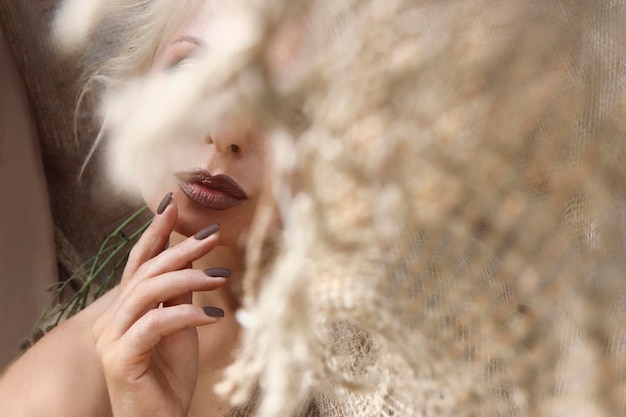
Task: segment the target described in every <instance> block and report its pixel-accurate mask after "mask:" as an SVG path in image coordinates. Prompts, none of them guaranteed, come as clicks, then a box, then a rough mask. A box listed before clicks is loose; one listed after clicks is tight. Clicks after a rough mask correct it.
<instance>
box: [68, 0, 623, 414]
mask: <svg viewBox="0 0 626 417" xmlns="http://www.w3.org/2000/svg"><path fill="white" fill-rule="evenodd" d="M77 1H79V0H77ZM80 1H86V0H80ZM303 3H307V4H311V5H312V9H310V13H311V16H310V20H309V22H310V25H311V28H312V30H313V32H314V35H315V30H316V28H317V26H316V24H320V22H324V24H321V26H320V28H321V29H320V33H318V35H319V37H315V36H313V44H312V46H311V48H312V49H310V50H309V56H308V58H309V61H308V65H307V66H305V69H303V72H302V75H301V77H302V78H301V85H296V86H295V87H292V88H293V89H296V90H297V89H299V88H300V89H301V91H300V92H301V93H303V94H304V96H305V97H307V105H306V106H305V113H306V117H307V120H308V124H307V125H306V127H305V128H302V126H299V127H298V129H295V128H294V127H293V126H292V125H290V123H289V121H288V120H283V121H282V125H281V126H280V127H281V128H282V130H280V135H276V137H272V139H274V141H273V143H274V144H275V145H276V148H275V151H276V152H277V155H278V156H279V157H280V158H278V162H277V164H276V165H277V166H276V171H275V173H274V174H275V176H274V178H273V181H274V188H273V189H272V191H273V193H274V197H275V200H276V204H277V205H278V208H279V210H278V215H279V216H280V220H281V223H282V225H283V230H284V231H283V232H282V235H281V239H282V246H281V245H280V244H279V250H278V254H277V256H276V258H275V259H274V260H273V261H272V262H269V264H268V261H267V259H260V257H259V256H258V254H262V253H265V252H264V251H263V250H262V249H263V248H262V246H263V245H264V244H266V242H267V240H265V239H263V237H265V236H264V235H265V231H266V230H267V229H264V225H263V224H257V229H256V233H257V235H256V236H257V239H253V240H252V242H251V250H250V254H251V255H250V263H251V268H250V270H251V272H250V273H249V274H248V276H247V278H246V282H245V283H244V288H245V290H246V293H245V298H244V309H242V311H241V312H240V319H241V322H242V324H243V325H244V327H245V332H244V340H243V348H242V351H241V352H240V353H239V357H238V361H237V362H236V363H235V364H234V365H233V367H232V368H231V369H230V373H229V376H228V378H227V380H226V381H225V383H224V384H223V385H222V386H221V387H220V389H221V390H222V391H223V392H227V393H230V394H233V399H234V400H235V401H246V400H247V399H248V398H249V397H250V395H252V394H253V393H254V392H259V393H260V396H259V397H258V398H259V402H258V410H257V411H256V412H255V413H256V414H258V415H261V416H263V417H266V416H267V417H269V416H274V415H290V414H292V413H294V412H296V410H298V409H300V408H301V407H303V404H306V403H307V402H308V401H311V400H310V398H311V397H313V398H314V399H313V400H312V401H313V402H314V404H315V407H313V409H314V410H315V412H319V413H320V414H322V415H326V416H442V417H443V416H451V415H454V416H507V417H513V416H591V415H593V416H611V417H613V416H623V415H626V357H625V356H626V288H625V287H626V284H625V282H624V271H625V267H626V265H625V263H626V257H625V256H624V249H625V248H626V244H625V242H626V220H625V218H626V214H625V210H626V209H625V207H626V205H625V204H624V191H625V190H624V184H625V183H626V182H625V181H626V171H625V168H626V165H625V164H624V157H625V156H626V152H625V145H624V132H625V130H626V125H625V124H624V122H623V120H624V115H625V113H626V110H625V108H626V107H625V101H624V98H625V95H624V88H626V84H625V83H624V80H625V73H624V72H625V71H626V32H625V30H626V25H624V24H623V23H624V21H625V20H626V2H624V1H621V0H613V1H596V2H588V1H582V0H554V1H550V2H541V1H526V2H519V1H516V0H497V1H482V0H473V1H462V2H461V1H417V0H416V1H408V0H405V1H400V0H398V1H393V0H386V1H384V0H381V1H376V0H371V1H345V2H332V1H323V0H319V1H313V2H303ZM250 4H254V7H249V8H248V9H243V10H248V13H253V14H254V16H249V18H250V19H252V20H251V21H255V22H256V21H261V23H260V25H261V27H263V26H262V25H263V21H265V19H267V20H268V21H270V23H271V24H275V23H276V22H275V21H272V19H276V16H279V15H280V13H277V12H276V11H277V10H286V9H288V8H289V6H288V4H293V2H289V1H279V0H276V1H262V2H250ZM255 7H256V9H255ZM304 9H306V7H304ZM120 10H122V9H120ZM260 11H271V12H269V13H261V12H260ZM255 19H256V20H255ZM329 27H330V28H332V30H331V31H330V34H329V30H328V28H329ZM258 34H259V37H258V39H257V42H258V43H259V44H260V45H262V44H263V43H264V42H266V41H267V39H266V38H264V36H263V35H265V34H267V32H263V31H259V32H258ZM329 41H330V42H329ZM262 49H263V48H262V47H260V48H258V49H254V48H252V49H250V51H251V52H250V54H251V55H250V57H249V59H248V61H246V60H239V61H237V62H236V63H233V62H234V61H233V62H224V63H223V65H233V66H236V65H240V66H241V68H234V70H241V69H246V68H247V67H246V66H249V67H251V68H257V69H258V70H259V72H258V73H262V72H261V70H262V68H263V67H262V65H261V64H262V60H260V58H259V57H260V56H262V55H263V54H260V53H259V51H262ZM242 62H244V64H242ZM242 74H243V76H245V75H246V74H247V75H249V74H250V73H249V72H245V71H243V72H242ZM207 78H208V77H206V75H204V78H202V77H199V78H197V79H193V80H191V82H197V83H198V88H203V87H204V88H206V90H202V91H207V92H208V95H209V96H211V94H212V93H213V92H214V90H215V91H220V90H219V89H218V87H216V86H215V85H211V84H210V82H209V81H207ZM242 80H244V81H245V78H242ZM213 81H214V80H213ZM262 81H264V82H266V84H263V83H257V84H253V85H254V86H256V87H259V85H260V86H261V87H259V88H258V91H255V92H254V93H253V94H256V96H257V97H256V98H257V99H258V100H260V101H257V103H264V101H263V99H267V100H268V101H267V103H274V102H273V101H271V100H275V99H276V95H277V94H278V95H280V94H281V91H280V90H273V89H272V86H271V82H269V81H268V80H267V79H263V80H262ZM242 83H243V82H242ZM231 84H233V83H231ZM234 84H236V83H234ZM243 84H245V83H243ZM246 85H251V84H249V83H248V84H246ZM231 87H232V86H229V85H226V86H224V89H226V90H228V89H229V88H231ZM210 88H213V89H214V90H211V89H210ZM292 92H293V91H290V94H291V93H292ZM204 99H206V97H205V98H204ZM195 100H196V101H197V100H200V99H197V98H196V99H195ZM118 103H121V102H118ZM190 103H191V104H194V99H190V100H188V101H185V100H183V99H182V98H181V101H180V103H179V104H180V106H185V105H190ZM167 104H168V105H171V103H167ZM196 104H197V103H196ZM157 107H158V106H155V108H157ZM267 107H269V106H267ZM267 107H261V108H260V110H267ZM155 114H158V113H155ZM181 114H191V113H185V112H181ZM207 114H208V113H207ZM276 117H277V118H279V117H278V116H276ZM152 120H160V119H159V118H158V117H156V118H153V119H152ZM273 122H274V123H278V124H280V122H276V120H273ZM168 123H173V126H169V125H167V124H168ZM176 123H179V124H178V126H180V124H181V123H185V120H178V121H174V122H173V121H172V120H164V121H163V126H162V129H159V130H158V131H160V130H162V131H164V132H171V129H172V128H175V127H176ZM151 127H152V128H153V129H154V126H151ZM133 128H134V130H133V131H134V132H138V131H140V130H138V129H137V126H133ZM124 129H125V126H121V127H119V129H118V132H122V134H123V132H124ZM168 129H170V130H168ZM154 131H157V130H154ZM285 132H287V133H285ZM176 139H177V140H179V138H176ZM129 149H130V148H129ZM264 218H265V217H263V216H260V219H261V222H260V223H262V220H263V219H264ZM267 224H270V222H268V223H267ZM274 243H275V241H274ZM257 272H258V273H257ZM261 279H262V280H263V281H262V285H258V283H259V281H260V280H261ZM259 288H260V290H259ZM257 390H258V391H257Z"/></svg>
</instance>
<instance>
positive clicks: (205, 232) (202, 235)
mask: <svg viewBox="0 0 626 417" xmlns="http://www.w3.org/2000/svg"><path fill="white" fill-rule="evenodd" d="M218 230H220V225H219V224H212V225H211V226H209V227H205V228H204V229H202V230H200V231H199V232H198V233H196V234H195V235H194V237H195V238H196V240H202V239H206V238H207V237H209V236H211V235H214V234H215V233H217V231H218Z"/></svg>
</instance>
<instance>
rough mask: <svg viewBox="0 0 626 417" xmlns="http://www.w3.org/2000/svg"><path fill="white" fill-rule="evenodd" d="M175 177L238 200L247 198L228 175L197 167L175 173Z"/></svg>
mask: <svg viewBox="0 0 626 417" xmlns="http://www.w3.org/2000/svg"><path fill="white" fill-rule="evenodd" d="M176 178H178V180H179V181H181V182H183V183H187V184H199V185H202V186H204V187H206V188H208V189H211V190H215V191H219V192H221V193H224V194H227V195H229V196H231V197H232V198H235V199H238V200H247V199H248V196H247V195H246V192H245V191H244V190H243V188H241V186H240V185H239V184H237V181H235V180H234V179H232V178H231V177H229V176H228V175H223V174H219V175H211V173H210V172H209V171H207V170H205V169H202V168H197V169H194V170H192V171H187V172H180V173H176Z"/></svg>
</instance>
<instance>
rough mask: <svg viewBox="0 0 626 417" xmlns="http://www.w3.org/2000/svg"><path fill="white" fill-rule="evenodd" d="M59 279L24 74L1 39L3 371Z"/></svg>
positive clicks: (0, 299) (0, 303)
mask: <svg viewBox="0 0 626 417" xmlns="http://www.w3.org/2000/svg"><path fill="white" fill-rule="evenodd" d="M56 275H57V268H56V258H55V251H54V241H53V227H52V219H51V214H50V205H49V201H48V193H47V189H46V182H45V177H44V172H43V166H42V162H41V154H40V151H39V145H38V140H37V136H36V131H35V128H34V124H33V120H32V116H31V112H30V109H29V106H28V101H27V100H26V95H25V92H24V87H23V83H22V80H21V78H20V73H19V72H18V70H17V67H16V65H15V60H14V59H13V56H12V55H11V52H10V50H9V48H8V46H7V44H6V41H5V39H3V38H2V37H1V35H0V320H1V324H2V325H1V331H0V368H4V367H5V366H6V365H7V364H8V363H9V362H10V361H11V360H12V359H13V358H14V357H15V356H16V355H17V354H18V353H19V346H20V344H21V343H22V342H23V341H24V340H26V339H27V338H28V337H29V336H30V335H31V332H32V330H33V326H34V324H35V322H36V320H37V318H38V317H39V315H40V314H41V312H42V308H43V306H44V305H45V303H46V300H47V294H46V291H45V289H46V286H48V285H49V284H51V283H53V282H55V281H56Z"/></svg>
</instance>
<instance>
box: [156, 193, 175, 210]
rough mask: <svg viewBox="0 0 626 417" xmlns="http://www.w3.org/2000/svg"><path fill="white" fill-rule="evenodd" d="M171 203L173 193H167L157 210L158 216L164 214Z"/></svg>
mask: <svg viewBox="0 0 626 417" xmlns="http://www.w3.org/2000/svg"><path fill="white" fill-rule="evenodd" d="M170 201H172V193H167V194H166V195H165V197H163V200H161V203H160V204H159V207H158V208H157V214H163V212H164V211H165V209H166V208H167V206H169V205H170Z"/></svg>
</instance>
